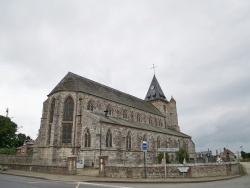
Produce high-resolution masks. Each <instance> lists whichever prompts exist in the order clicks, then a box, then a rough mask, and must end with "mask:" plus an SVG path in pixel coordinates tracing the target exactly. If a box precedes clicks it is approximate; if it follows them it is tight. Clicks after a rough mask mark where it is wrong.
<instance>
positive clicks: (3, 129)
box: [0, 115, 17, 148]
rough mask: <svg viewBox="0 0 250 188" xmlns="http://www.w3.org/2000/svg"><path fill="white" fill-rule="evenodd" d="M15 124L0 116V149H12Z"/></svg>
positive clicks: (15, 129)
mask: <svg viewBox="0 0 250 188" xmlns="http://www.w3.org/2000/svg"><path fill="white" fill-rule="evenodd" d="M16 131H17V124H16V123H14V122H13V121H11V119H10V118H9V117H5V116H1V115H0V148H13V147H14V142H15V136H16Z"/></svg>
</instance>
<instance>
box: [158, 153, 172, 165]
mask: <svg viewBox="0 0 250 188" xmlns="http://www.w3.org/2000/svg"><path fill="white" fill-rule="evenodd" d="M163 156H164V153H163V152H160V153H158V155H157V159H158V164H161V162H162V159H163ZM165 158H166V163H170V157H169V154H168V152H166V156H165Z"/></svg>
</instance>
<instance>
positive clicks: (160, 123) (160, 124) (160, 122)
mask: <svg viewBox="0 0 250 188" xmlns="http://www.w3.org/2000/svg"><path fill="white" fill-rule="evenodd" d="M159 127H163V124H162V121H161V119H160V120H159Z"/></svg>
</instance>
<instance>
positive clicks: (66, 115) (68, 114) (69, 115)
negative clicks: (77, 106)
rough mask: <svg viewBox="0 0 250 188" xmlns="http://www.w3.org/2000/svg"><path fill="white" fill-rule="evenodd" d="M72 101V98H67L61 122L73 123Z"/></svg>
mask: <svg viewBox="0 0 250 188" xmlns="http://www.w3.org/2000/svg"><path fill="white" fill-rule="evenodd" d="M73 113H74V101H73V99H72V97H70V96H69V97H67V98H66V100H65V102H64V108H63V121H73Z"/></svg>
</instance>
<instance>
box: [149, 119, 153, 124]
mask: <svg viewBox="0 0 250 188" xmlns="http://www.w3.org/2000/svg"><path fill="white" fill-rule="evenodd" d="M149 125H153V119H152V118H151V117H149Z"/></svg>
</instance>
